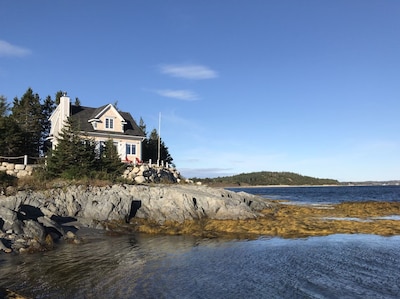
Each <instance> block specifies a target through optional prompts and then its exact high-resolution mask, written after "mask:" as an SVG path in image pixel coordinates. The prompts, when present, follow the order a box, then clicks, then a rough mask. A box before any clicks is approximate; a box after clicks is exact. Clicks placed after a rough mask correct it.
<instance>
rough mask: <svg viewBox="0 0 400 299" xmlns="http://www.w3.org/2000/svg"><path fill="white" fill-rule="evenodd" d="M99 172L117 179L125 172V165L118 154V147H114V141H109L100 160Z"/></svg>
mask: <svg viewBox="0 0 400 299" xmlns="http://www.w3.org/2000/svg"><path fill="white" fill-rule="evenodd" d="M98 162H99V170H100V171H101V172H103V173H107V177H108V178H110V179H115V178H116V177H118V176H120V175H121V174H122V172H123V170H124V163H122V162H121V157H120V156H119V154H118V150H117V147H116V146H115V145H114V141H113V139H108V140H107V141H106V143H105V146H104V149H103V150H102V152H101V155H100V159H99V161H98Z"/></svg>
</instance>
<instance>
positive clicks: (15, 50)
mask: <svg viewBox="0 0 400 299" xmlns="http://www.w3.org/2000/svg"><path fill="white" fill-rule="evenodd" d="M29 54H31V50H29V49H25V48H22V47H19V46H15V45H12V44H10V43H9V42H6V41H4V40H0V56H16V57H23V56H26V55H29Z"/></svg>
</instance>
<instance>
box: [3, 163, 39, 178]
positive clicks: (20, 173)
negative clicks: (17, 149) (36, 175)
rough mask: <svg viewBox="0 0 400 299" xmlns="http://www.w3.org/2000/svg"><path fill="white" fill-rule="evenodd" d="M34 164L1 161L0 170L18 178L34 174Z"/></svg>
mask: <svg viewBox="0 0 400 299" xmlns="http://www.w3.org/2000/svg"><path fill="white" fill-rule="evenodd" d="M33 167H34V166H33V165H24V164H15V163H9V162H1V164H0V171H4V172H6V173H7V174H8V175H12V176H15V177H17V178H23V177H26V176H30V175H32V172H33Z"/></svg>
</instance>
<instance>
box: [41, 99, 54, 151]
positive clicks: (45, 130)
mask: <svg viewBox="0 0 400 299" xmlns="http://www.w3.org/2000/svg"><path fill="white" fill-rule="evenodd" d="M55 108H56V107H55V101H53V100H52V99H51V97H50V96H47V98H46V100H45V101H44V103H43V105H42V114H43V118H42V119H41V124H42V132H41V138H40V144H39V150H40V153H41V154H45V153H46V152H47V151H48V149H49V147H50V143H49V142H47V141H46V140H47V137H48V136H49V134H50V127H51V122H50V120H49V118H50V116H51V114H52V113H53V111H54V109H55Z"/></svg>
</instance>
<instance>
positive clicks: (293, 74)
mask: <svg viewBox="0 0 400 299" xmlns="http://www.w3.org/2000/svg"><path fill="white" fill-rule="evenodd" d="M399 16H400V1H398V0H382V1H378V0H374V1H371V0H335V1H323V0H303V1H299V0H286V1H285V0H279V1H278V0H275V1H269V0H251V1H245V0H219V1H199V0H169V1H167V0H158V1H152V0H129V1H128V0H126V1H122V0H116V1H94V0H85V1H78V0H72V1H71V0H69V1H65V0H58V1H53V0H42V1H32V0H19V1H2V2H1V4H0V28H1V30H0V94H1V95H4V96H5V97H7V99H8V100H9V101H10V102H11V101H12V99H13V98H14V97H15V96H18V97H21V96H22V95H23V93H24V92H25V91H26V90H27V88H28V87H31V88H32V89H33V91H34V92H36V93H38V94H39V95H40V97H41V98H42V99H44V98H45V97H46V96H47V95H51V96H52V97H54V95H55V93H56V92H57V91H58V90H64V91H67V92H68V95H69V96H70V97H71V98H72V99H75V97H78V98H79V99H80V101H81V104H82V105H84V106H100V105H104V104H107V103H114V102H115V101H118V107H119V108H120V109H121V110H123V111H129V112H130V113H131V114H132V115H133V117H134V118H135V119H136V120H137V121H139V119H140V117H142V118H143V120H144V121H145V123H146V125H147V129H148V131H151V130H152V129H153V128H156V129H158V116H159V113H161V115H162V120H161V137H162V138H163V140H164V142H165V144H166V146H168V148H169V151H170V153H171V155H172V157H173V158H174V162H175V164H176V166H177V168H178V169H179V170H180V171H181V173H182V174H183V175H184V176H186V177H194V176H196V177H216V176H224V175H232V174H238V173H242V172H252V171H264V170H265V171H290V172H296V173H299V174H303V175H309V176H314V177H320V178H333V179H338V180H340V181H364V180H391V179H400V172H399V170H400V155H399V154H400V138H399V136H400V135H399V132H400V121H399V112H400V101H399V97H400V84H399V83H400V80H399V79H400V35H399V32H400V17H399Z"/></svg>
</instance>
